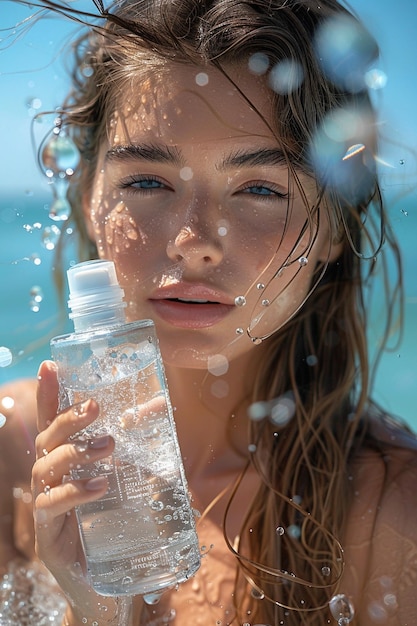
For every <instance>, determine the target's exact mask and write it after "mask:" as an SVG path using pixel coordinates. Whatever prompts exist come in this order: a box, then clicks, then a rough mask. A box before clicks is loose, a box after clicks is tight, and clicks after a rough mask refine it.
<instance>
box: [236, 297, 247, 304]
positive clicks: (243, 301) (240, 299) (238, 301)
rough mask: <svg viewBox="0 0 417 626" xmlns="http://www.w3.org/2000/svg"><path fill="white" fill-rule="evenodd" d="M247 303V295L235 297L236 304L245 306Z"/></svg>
mask: <svg viewBox="0 0 417 626" xmlns="http://www.w3.org/2000/svg"><path fill="white" fill-rule="evenodd" d="M245 304H246V298H245V296H236V298H235V305H236V306H245Z"/></svg>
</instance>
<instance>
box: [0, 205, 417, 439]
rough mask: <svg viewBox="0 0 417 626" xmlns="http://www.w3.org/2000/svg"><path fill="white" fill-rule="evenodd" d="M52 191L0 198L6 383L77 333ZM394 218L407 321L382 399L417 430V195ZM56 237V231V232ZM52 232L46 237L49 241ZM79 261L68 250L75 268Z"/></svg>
mask: <svg viewBox="0 0 417 626" xmlns="http://www.w3.org/2000/svg"><path fill="white" fill-rule="evenodd" d="M48 202H50V198H49V197H45V196H43V195H42V194H41V193H39V194H36V193H35V194H33V195H26V196H25V195H23V196H21V197H19V196H18V195H16V196H15V197H4V196H3V197H2V198H0V346H6V347H7V348H9V349H10V350H11V351H12V354H13V362H12V364H11V365H9V366H8V367H3V368H0V384H1V383H4V382H6V381H10V380H14V379H17V378H22V377H33V376H36V373H37V370H38V367H39V364H40V362H41V361H42V360H44V359H47V358H50V351H49V339H50V338H51V337H52V336H54V335H57V334H62V333H65V332H70V331H71V324H70V323H69V322H68V321H67V314H66V303H65V302H64V306H63V307H62V306H60V304H59V302H58V298H57V295H56V292H55V288H54V284H53V279H52V266H53V262H54V250H53V249H48V247H49V248H53V242H51V241H50V239H51V237H50V236H48V231H45V229H47V228H51V227H55V228H62V227H64V228H65V223H63V222H53V221H52V220H50V219H49V217H48ZM389 212H390V219H391V221H392V223H393V226H394V230H395V232H396V235H397V238H398V240H399V243H400V246H401V249H402V252H403V259H404V277H405V291H406V310H405V327H404V333H403V337H402V341H401V344H400V345H398V346H396V347H395V348H394V349H393V350H392V351H391V352H389V353H386V354H384V356H383V358H382V361H381V363H380V366H379V370H378V375H377V377H376V379H375V387H374V397H375V399H376V400H377V401H378V402H380V403H381V404H382V405H383V406H384V407H386V408H387V410H389V411H390V412H392V413H393V414H395V415H398V416H400V417H401V418H403V419H404V420H405V421H407V422H408V423H409V424H410V425H411V426H412V427H413V428H414V429H416V430H417V356H416V352H417V280H416V268H417V246H416V245H415V238H416V233H417V198H416V196H415V195H414V197H409V199H408V200H407V202H406V203H404V202H397V203H395V204H394V205H393V206H392V207H390V210H389ZM52 235H53V233H52ZM45 237H46V243H45ZM75 260H76V255H75V252H74V250H73V249H70V250H69V251H68V252H67V255H66V260H65V263H66V265H67V266H68V265H69V264H70V263H71V262H72V261H75ZM381 306H383V304H382V299H381V298H380V297H379V295H378V294H377V295H376V297H375V298H374V306H373V310H372V311H370V315H371V324H370V334H369V344H370V348H371V351H374V350H375V348H376V346H377V344H378V336H379V333H380V330H381Z"/></svg>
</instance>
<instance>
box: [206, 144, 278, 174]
mask: <svg viewBox="0 0 417 626" xmlns="http://www.w3.org/2000/svg"><path fill="white" fill-rule="evenodd" d="M287 164H288V162H287V160H286V158H285V155H284V152H283V151H282V150H279V148H261V149H259V150H253V151H248V152H247V151H245V150H238V151H236V152H235V153H232V154H230V155H229V156H227V157H225V158H224V159H223V161H222V162H221V163H220V166H219V167H218V169H219V170H227V169H229V168H231V167H242V166H245V167H257V166H259V165H287Z"/></svg>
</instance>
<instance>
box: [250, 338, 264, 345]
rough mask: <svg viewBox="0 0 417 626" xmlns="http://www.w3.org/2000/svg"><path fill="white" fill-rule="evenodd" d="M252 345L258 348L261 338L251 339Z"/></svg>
mask: <svg viewBox="0 0 417 626" xmlns="http://www.w3.org/2000/svg"><path fill="white" fill-rule="evenodd" d="M251 339H252V343H254V344H255V346H260V345H261V343H262V338H261V337H252V338H251Z"/></svg>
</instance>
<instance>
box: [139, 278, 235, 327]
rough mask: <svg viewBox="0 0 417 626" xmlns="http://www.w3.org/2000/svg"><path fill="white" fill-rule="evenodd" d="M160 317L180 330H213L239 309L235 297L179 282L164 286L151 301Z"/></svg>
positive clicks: (204, 287)
mask: <svg viewBox="0 0 417 626" xmlns="http://www.w3.org/2000/svg"><path fill="white" fill-rule="evenodd" d="M149 302H150V304H151V306H152V307H153V309H154V311H155V313H156V315H157V316H158V317H159V318H161V319H162V320H163V321H165V322H167V323H168V324H171V325H172V326H176V327H178V328H186V329H199V328H209V327H210V326H214V325H215V324H217V323H218V322H221V321H222V320H223V319H224V318H225V317H227V316H228V315H229V314H230V313H231V312H232V311H233V309H234V308H235V305H234V301H233V299H232V298H230V297H229V296H227V295H226V294H224V293H223V292H220V291H218V290H216V289H213V288H211V287H208V286H206V285H198V284H186V283H178V284H176V285H170V286H169V287H162V288H161V289H158V290H157V291H156V292H154V293H153V294H152V297H151V298H150V300H149Z"/></svg>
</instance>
